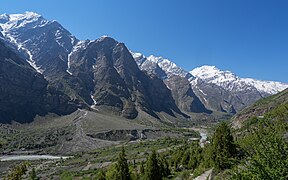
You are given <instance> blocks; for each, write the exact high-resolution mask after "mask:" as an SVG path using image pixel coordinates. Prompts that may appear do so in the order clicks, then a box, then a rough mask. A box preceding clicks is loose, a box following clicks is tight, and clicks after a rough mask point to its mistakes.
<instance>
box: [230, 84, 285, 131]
mask: <svg viewBox="0 0 288 180" xmlns="http://www.w3.org/2000/svg"><path fill="white" fill-rule="evenodd" d="M280 106H282V108H285V109H284V112H285V111H286V114H285V115H286V116H287V115H288V114H287V113H288V89H285V90H284V91H282V92H280V93H277V94H275V95H273V96H269V97H267V98H263V99H261V100H259V101H257V102H255V103H254V104H252V105H251V106H249V107H246V108H245V109H243V110H242V111H241V112H239V113H237V114H236V115H235V116H234V117H233V118H232V126H233V127H234V128H240V127H242V126H243V124H245V123H246V122H247V121H248V120H249V119H251V118H253V117H258V118H260V119H261V118H263V116H264V115H265V113H267V112H270V111H273V110H274V109H277V108H279V107H280ZM279 111H280V110H279ZM279 115H281V114H280V112H279ZM281 116H282V115H281ZM283 117H284V116H283ZM286 121H287V119H286Z"/></svg>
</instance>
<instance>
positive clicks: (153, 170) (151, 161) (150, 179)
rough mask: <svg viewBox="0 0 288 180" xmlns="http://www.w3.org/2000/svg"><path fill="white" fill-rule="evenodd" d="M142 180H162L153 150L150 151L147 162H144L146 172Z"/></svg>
mask: <svg viewBox="0 0 288 180" xmlns="http://www.w3.org/2000/svg"><path fill="white" fill-rule="evenodd" d="M144 179H145V180H161V179H162V173H161V168H160V166H159V165H158V159H157V154H156V151H155V150H153V151H152V154H151V155H150V156H149V158H148V161H147V162H146V171H145V176H144Z"/></svg>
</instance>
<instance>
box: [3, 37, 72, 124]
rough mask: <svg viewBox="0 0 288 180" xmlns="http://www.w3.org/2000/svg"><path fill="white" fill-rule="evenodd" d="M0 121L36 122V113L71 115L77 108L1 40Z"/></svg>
mask: <svg viewBox="0 0 288 180" xmlns="http://www.w3.org/2000/svg"><path fill="white" fill-rule="evenodd" d="M0 84H1V86H0V122H2V123H3V122H4V123H9V122H11V120H15V121H18V122H29V121H32V120H33V118H34V117H35V115H36V114H39V115H44V114H47V113H48V112H54V113H57V114H68V113H71V112H73V111H75V110H76V109H77V107H76V105H75V104H73V103H72V102H69V98H68V97H67V96H65V95H64V94H61V93H60V92H57V91H53V89H49V86H48V82H47V81H46V80H45V79H44V77H43V76H42V75H41V74H39V73H37V72H36V71H35V70H34V69H33V68H32V67H31V66H30V65H29V64H28V63H27V62H26V61H24V60H23V59H21V58H20V57H19V56H18V55H17V54H16V53H15V52H13V51H12V50H11V49H10V48H9V47H7V46H6V45H5V44H4V42H2V41H1V40H0Z"/></svg>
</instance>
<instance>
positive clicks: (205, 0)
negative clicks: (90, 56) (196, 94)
mask: <svg viewBox="0 0 288 180" xmlns="http://www.w3.org/2000/svg"><path fill="white" fill-rule="evenodd" d="M25 11H35V12H37V13H39V14H42V15H43V16H44V17H45V18H46V19H49V20H53V19H55V20H57V21H58V22H60V23H61V24H62V25H63V26H64V27H65V28H66V29H68V30H69V31H70V32H71V33H72V34H74V35H75V36H76V37H77V38H79V39H96V38H98V37H99V36H101V35H106V34H107V35H109V36H112V37H113V38H115V39H116V40H118V41H121V42H124V43H125V44H126V45H127V46H128V48H130V49H131V50H133V51H137V52H142V53H144V54H145V55H150V54H154V55H157V56H163V57H166V58H169V59H171V60H173V61H174V62H175V63H176V64H178V65H179V66H182V67H183V68H184V69H186V70H192V69H193V68H195V67H197V66H201V65H205V64H207V65H215V66H217V67H218V68H220V69H223V70H231V71H232V72H235V73H236V74H238V75H239V76H241V77H252V78H257V79H262V80H277V81H282V82H288V1H287V0H277V1H275V0H269V1H268V0H177V1H176V0H122V1H120V0H1V1H0V13H1V14H2V13H22V12H25Z"/></svg>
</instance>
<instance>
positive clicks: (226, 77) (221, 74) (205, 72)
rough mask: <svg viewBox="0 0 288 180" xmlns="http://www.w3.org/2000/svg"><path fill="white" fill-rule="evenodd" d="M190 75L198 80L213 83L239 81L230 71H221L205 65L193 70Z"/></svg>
mask: <svg viewBox="0 0 288 180" xmlns="http://www.w3.org/2000/svg"><path fill="white" fill-rule="evenodd" d="M190 73H191V74H192V75H193V76H195V77H198V78H201V79H205V80H207V81H211V82H213V83H223V82H227V81H235V80H237V79H239V77H238V76H236V75H235V74H233V73H232V72H230V71H221V70H220V69H218V68H217V67H215V66H208V65H204V66H201V67H198V68H195V69H193V70H192V71H190Z"/></svg>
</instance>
